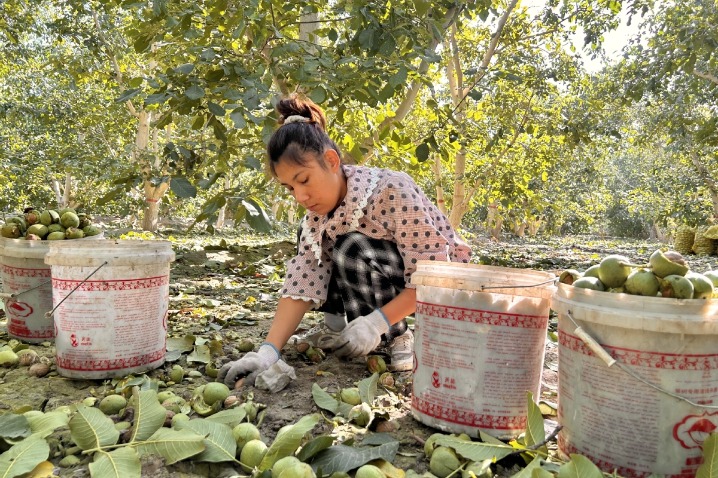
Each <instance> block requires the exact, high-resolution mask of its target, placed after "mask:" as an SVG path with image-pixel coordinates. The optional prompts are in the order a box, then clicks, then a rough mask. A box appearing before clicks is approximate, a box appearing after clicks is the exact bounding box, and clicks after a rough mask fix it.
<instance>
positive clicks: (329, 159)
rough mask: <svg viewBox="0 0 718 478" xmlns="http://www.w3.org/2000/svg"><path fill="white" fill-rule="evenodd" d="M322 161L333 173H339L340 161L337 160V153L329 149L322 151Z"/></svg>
mask: <svg viewBox="0 0 718 478" xmlns="http://www.w3.org/2000/svg"><path fill="white" fill-rule="evenodd" d="M324 161H326V163H327V166H329V170H330V171H331V172H333V173H336V172H337V171H339V168H340V167H341V164H342V161H341V159H340V158H339V153H337V152H336V151H335V150H333V149H331V148H329V149H327V150H326V151H324Z"/></svg>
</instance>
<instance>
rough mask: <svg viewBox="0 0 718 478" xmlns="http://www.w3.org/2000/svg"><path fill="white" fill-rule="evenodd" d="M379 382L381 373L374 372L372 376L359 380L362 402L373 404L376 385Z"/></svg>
mask: <svg viewBox="0 0 718 478" xmlns="http://www.w3.org/2000/svg"><path fill="white" fill-rule="evenodd" d="M378 383H379V374H378V373H375V374H372V376H371V377H367V378H365V379H364V380H362V381H361V382H359V385H358V387H359V396H360V397H361V400H362V402H365V403H368V404H369V405H371V404H372V402H373V401H374V397H375V396H376V387H377V385H378Z"/></svg>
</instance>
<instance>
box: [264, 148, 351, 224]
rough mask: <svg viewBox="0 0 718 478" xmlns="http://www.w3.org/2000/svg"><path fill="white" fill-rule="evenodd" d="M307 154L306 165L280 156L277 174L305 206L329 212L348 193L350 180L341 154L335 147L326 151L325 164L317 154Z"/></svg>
mask: <svg viewBox="0 0 718 478" xmlns="http://www.w3.org/2000/svg"><path fill="white" fill-rule="evenodd" d="M306 155H307V157H306V159H307V162H306V163H307V164H306V165H305V166H302V165H299V164H295V163H294V162H292V161H286V160H284V161H283V160H282V158H280V159H279V162H278V163H277V164H276V165H275V167H274V174H275V175H276V176H277V180H278V181H279V182H280V183H281V184H282V185H283V186H284V187H286V188H287V189H288V190H289V192H290V193H291V194H292V196H294V199H295V200H296V201H297V202H298V203H299V204H301V205H302V206H304V208H305V209H307V210H308V211H312V212H313V213H316V214H320V215H327V214H329V213H330V212H331V211H333V210H334V209H336V208H337V206H339V203H340V202H341V201H342V199H344V196H345V195H346V193H347V180H346V177H344V173H343V172H342V168H341V161H340V159H339V155H338V154H337V152H336V151H334V150H333V149H329V150H327V151H326V152H324V154H323V157H324V163H325V164H324V166H323V167H322V164H321V163H320V156H318V155H317V154H315V153H306Z"/></svg>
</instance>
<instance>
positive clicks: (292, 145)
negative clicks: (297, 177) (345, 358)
mask: <svg viewBox="0 0 718 478" xmlns="http://www.w3.org/2000/svg"><path fill="white" fill-rule="evenodd" d="M276 110H277V113H279V119H278V123H279V125H280V126H279V128H278V129H277V130H276V131H275V132H274V134H272V137H271V138H269V143H268V144H267V155H268V156H269V171H270V172H271V173H272V175H273V176H276V173H275V167H276V166H277V164H278V163H279V161H280V160H287V161H291V162H293V163H294V164H298V165H301V166H305V165H306V164H307V161H308V159H307V158H306V156H305V153H306V152H313V153H316V154H317V156H318V160H319V164H320V165H321V167H322V168H326V163H325V162H324V158H323V156H322V154H323V153H324V151H326V150H327V149H333V150H335V151H336V152H337V154H338V155H339V157H340V158H341V156H342V155H341V152H340V150H339V146H337V144H336V143H335V142H334V141H332V139H331V138H330V137H329V135H328V134H327V132H326V127H327V118H326V116H325V115H324V110H322V108H321V107H319V106H318V105H317V104H316V103H314V102H313V101H312V100H310V99H309V98H303V97H299V96H298V95H291V96H289V97H287V98H282V99H281V100H279V102H278V103H277V106H276ZM297 116H300V117H302V118H304V119H300V118H296V117H297ZM287 119H289V121H287Z"/></svg>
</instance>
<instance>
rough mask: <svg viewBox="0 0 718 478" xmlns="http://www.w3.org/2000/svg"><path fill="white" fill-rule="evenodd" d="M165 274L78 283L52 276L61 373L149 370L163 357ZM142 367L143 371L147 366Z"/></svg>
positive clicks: (166, 288)
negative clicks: (56, 304)
mask: <svg viewBox="0 0 718 478" xmlns="http://www.w3.org/2000/svg"><path fill="white" fill-rule="evenodd" d="M168 284H169V276H158V277H145V278H139V279H117V280H88V281H85V282H83V281H76V280H67V279H57V278H54V277H53V280H52V286H53V292H54V294H55V297H54V300H55V302H56V303H58V304H60V302H61V301H62V300H63V299H64V298H66V297H67V299H66V300H65V301H64V302H62V303H61V304H60V305H59V306H58V308H57V310H56V311H55V323H56V325H57V337H56V344H57V366H58V370H59V371H60V373H61V374H62V373H63V371H65V372H66V373H67V372H70V373H72V374H74V375H72V376H82V375H83V372H87V374H86V375H87V377H89V378H96V377H98V376H102V375H106V374H105V372H113V371H116V372H122V371H127V370H131V369H133V368H135V367H141V368H145V369H147V368H152V365H153V364H157V363H161V361H163V360H164V356H165V343H166V342H165V340H166V316H167V305H168V301H169V292H168ZM145 366H146V367H145Z"/></svg>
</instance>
